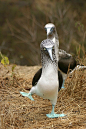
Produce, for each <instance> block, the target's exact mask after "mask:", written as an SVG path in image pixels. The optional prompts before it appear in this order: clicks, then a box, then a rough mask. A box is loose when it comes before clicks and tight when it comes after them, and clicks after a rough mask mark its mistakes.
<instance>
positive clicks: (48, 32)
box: [47, 28, 50, 36]
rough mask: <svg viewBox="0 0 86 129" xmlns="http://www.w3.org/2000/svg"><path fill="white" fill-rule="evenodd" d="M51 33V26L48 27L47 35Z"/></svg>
mask: <svg viewBox="0 0 86 129" xmlns="http://www.w3.org/2000/svg"><path fill="white" fill-rule="evenodd" d="M49 34H50V28H47V36H48V35H49Z"/></svg>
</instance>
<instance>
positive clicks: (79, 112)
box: [0, 64, 86, 129]
mask: <svg viewBox="0 0 86 129" xmlns="http://www.w3.org/2000/svg"><path fill="white" fill-rule="evenodd" d="M12 67H13V65H9V66H7V67H4V66H3V65H1V64H0V129H86V70H84V71H75V72H74V73H73V74H72V76H71V77H68V78H67V80H66V82H65V89H61V90H60V92H59V95H58V100H57V104H56V107H55V112H56V113H64V114H66V116H65V117H61V118H53V119H51V118H47V117H46V114H47V113H50V112H51V109H52V105H51V103H50V101H49V100H46V99H42V98H41V97H39V96H37V95H33V98H34V99H35V101H31V100H29V99H28V98H27V97H23V96H22V95H21V94H20V93H19V91H25V92H29V90H30V88H31V87H32V78H33V76H34V74H35V73H36V71H37V70H38V69H39V68H40V66H31V67H27V66H16V67H15V69H14V71H13V72H12Z"/></svg>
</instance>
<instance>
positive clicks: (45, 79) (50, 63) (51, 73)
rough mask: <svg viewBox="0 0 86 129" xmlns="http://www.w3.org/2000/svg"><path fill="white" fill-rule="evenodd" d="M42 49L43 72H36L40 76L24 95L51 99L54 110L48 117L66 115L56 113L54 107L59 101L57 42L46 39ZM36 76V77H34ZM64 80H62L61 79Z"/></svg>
mask: <svg viewBox="0 0 86 129" xmlns="http://www.w3.org/2000/svg"><path fill="white" fill-rule="evenodd" d="M40 50H41V63H42V68H41V74H40V70H39V71H38V73H36V74H35V77H36V75H37V76H38V77H37V78H35V79H33V80H34V81H32V84H33V85H32V88H31V90H30V92H29V93H25V92H21V91H20V94H22V95H23V96H26V97H28V98H29V99H31V100H33V101H34V99H33V97H32V95H33V94H36V95H38V96H40V97H42V98H44V99H49V100H50V102H51V104H52V111H51V113H49V114H46V116H47V117H48V118H56V117H64V116H65V114H56V113H55V112H54V108H55V105H56V102H57V96H58V89H59V80H58V63H57V62H58V58H56V54H55V44H54V42H53V41H52V40H50V39H45V40H43V41H42V42H41V44H40ZM33 78H34V77H33ZM60 81H62V80H60Z"/></svg>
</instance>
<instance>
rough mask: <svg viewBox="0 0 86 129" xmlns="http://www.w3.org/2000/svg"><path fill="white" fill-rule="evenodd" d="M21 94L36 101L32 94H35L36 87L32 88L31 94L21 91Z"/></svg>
mask: <svg viewBox="0 0 86 129" xmlns="http://www.w3.org/2000/svg"><path fill="white" fill-rule="evenodd" d="M20 94H22V95H23V96H26V97H28V98H29V99H31V100H32V101H34V99H33V97H32V94H34V87H32V88H31V90H30V92H29V93H26V92H21V91H20Z"/></svg>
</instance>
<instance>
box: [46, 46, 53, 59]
mask: <svg viewBox="0 0 86 129" xmlns="http://www.w3.org/2000/svg"><path fill="white" fill-rule="evenodd" d="M47 51H48V53H49V56H50V58H51V60H52V61H53V55H52V47H51V48H47Z"/></svg>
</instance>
